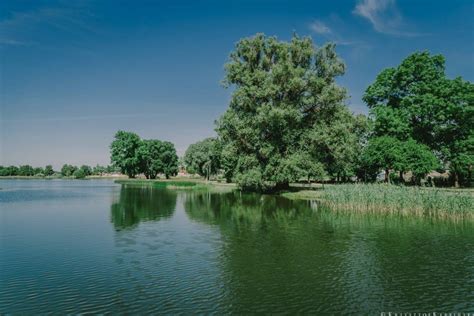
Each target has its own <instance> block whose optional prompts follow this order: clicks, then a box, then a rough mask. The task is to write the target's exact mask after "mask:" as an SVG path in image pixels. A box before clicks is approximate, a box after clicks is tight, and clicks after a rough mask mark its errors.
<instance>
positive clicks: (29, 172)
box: [18, 165, 35, 177]
mask: <svg viewBox="0 0 474 316" xmlns="http://www.w3.org/2000/svg"><path fill="white" fill-rule="evenodd" d="M18 175H19V176H25V177H26V176H34V175H35V169H34V168H33V167H32V166H30V165H23V166H20V167H19V168H18Z"/></svg>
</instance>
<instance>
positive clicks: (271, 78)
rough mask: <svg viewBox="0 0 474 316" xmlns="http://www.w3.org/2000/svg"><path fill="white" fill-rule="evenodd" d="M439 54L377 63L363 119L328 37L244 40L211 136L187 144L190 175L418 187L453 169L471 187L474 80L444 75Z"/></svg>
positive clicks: (271, 184) (253, 184) (245, 184)
mask: <svg viewBox="0 0 474 316" xmlns="http://www.w3.org/2000/svg"><path fill="white" fill-rule="evenodd" d="M444 65H445V60H444V57H443V56H441V55H431V54H429V53H428V52H419V53H414V54H412V55H410V56H408V57H407V58H406V59H405V60H403V61H402V63H401V64H400V65H399V66H398V67H395V68H388V69H385V70H383V71H382V72H381V73H380V74H379V75H378V76H377V78H376V80H375V82H374V83H372V84H371V85H370V86H369V87H368V88H367V89H366V91H365V94H364V96H363V100H364V101H365V102H366V104H367V105H368V107H369V116H368V117H366V116H364V115H353V114H352V113H351V112H350V111H349V109H348V107H347V106H346V105H345V100H346V99H347V93H346V90H345V89H344V88H342V87H340V86H339V85H338V84H337V83H336V81H335V79H336V77H338V76H340V75H342V74H344V71H345V65H344V63H343V61H342V60H341V59H340V58H339V57H338V56H337V54H336V52H335V45H334V44H327V45H325V46H322V47H320V48H315V46H314V45H313V42H312V40H311V39H310V38H300V37H298V36H296V35H295V36H293V38H292V39H291V41H290V42H282V41H278V40H277V39H276V38H274V37H266V36H264V35H262V34H258V35H256V36H254V37H251V38H245V39H242V40H240V41H239V42H238V43H237V44H236V47H235V50H234V51H233V52H232V53H231V55H230V61H229V62H228V63H227V64H226V66H225V69H226V75H225V78H224V84H225V85H226V86H227V87H233V88H234V90H233V94H232V98H231V101H230V105H229V108H228V109H227V111H226V112H225V113H224V114H223V115H222V117H221V118H220V119H219V120H218V121H217V122H216V132H217V135H218V136H217V137H216V138H208V139H205V140H203V141H200V142H198V143H195V144H192V145H191V146H189V148H188V149H187V151H186V153H185V156H184V163H185V165H186V168H187V170H188V172H191V173H197V174H199V175H201V176H204V177H206V178H209V177H210V176H211V175H216V174H221V175H223V176H224V177H225V178H226V179H227V181H233V182H236V183H237V184H238V185H239V186H240V187H241V188H244V189H249V190H257V191H261V190H269V189H278V188H285V187H288V184H289V183H290V182H294V181H299V180H301V179H306V180H323V179H330V180H332V181H336V182H345V181H353V180H354V179H357V180H358V181H367V182H368V181H375V180H376V178H377V176H378V175H379V174H380V173H381V171H384V173H385V181H386V182H391V181H399V182H405V177H404V175H405V174H407V173H410V175H411V181H412V183H413V184H421V181H422V180H423V179H424V178H425V177H426V176H427V174H428V173H430V172H431V171H434V170H438V171H440V172H443V171H445V170H449V173H450V181H451V183H452V184H453V185H455V186H459V185H466V186H467V185H470V184H471V183H472V181H473V175H472V171H473V170H472V169H473V165H474V85H473V84H472V83H471V82H469V81H465V80H463V79H461V78H456V79H448V78H446V74H445V66H444Z"/></svg>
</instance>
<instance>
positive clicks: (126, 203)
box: [110, 186, 177, 230]
mask: <svg viewBox="0 0 474 316" xmlns="http://www.w3.org/2000/svg"><path fill="white" fill-rule="evenodd" d="M176 197H177V194H176V192H174V191H167V190H163V189H154V188H150V187H128V186H122V188H121V189H120V194H119V196H118V199H117V200H116V201H115V202H113V203H112V205H111V208H110V209H111V211H110V213H111V220H112V223H113V225H114V227H115V229H117V230H120V229H124V228H128V227H133V226H135V225H137V224H138V223H140V222H142V221H152V220H160V219H163V218H169V217H171V215H173V212H174V210H175V209H176Z"/></svg>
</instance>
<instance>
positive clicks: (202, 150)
mask: <svg viewBox="0 0 474 316" xmlns="http://www.w3.org/2000/svg"><path fill="white" fill-rule="evenodd" d="M221 152H222V149H221V144H220V142H219V141H218V140H217V139H216V138H206V139H204V140H202V141H199V142H197V143H194V144H191V145H189V147H188V149H187V150H186V152H185V154H184V164H185V165H186V170H187V171H188V172H189V173H197V174H199V175H200V176H203V177H206V179H208V180H209V178H210V177H211V175H215V174H217V173H218V171H219V169H220V167H221Z"/></svg>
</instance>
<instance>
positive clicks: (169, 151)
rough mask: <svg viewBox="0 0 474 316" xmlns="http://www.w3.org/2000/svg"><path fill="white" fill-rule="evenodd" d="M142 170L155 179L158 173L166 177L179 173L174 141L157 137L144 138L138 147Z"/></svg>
mask: <svg viewBox="0 0 474 316" xmlns="http://www.w3.org/2000/svg"><path fill="white" fill-rule="evenodd" d="M138 156H139V162H140V170H141V171H142V172H143V174H144V175H145V176H146V178H147V179H155V178H156V176H157V175H158V173H163V174H164V175H165V176H166V178H169V177H170V176H174V175H176V174H177V173H178V156H177V154H176V149H175V148H174V145H173V143H170V142H163V141H160V140H156V139H151V140H143V141H142V142H141V145H140V148H139V149H138Z"/></svg>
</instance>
